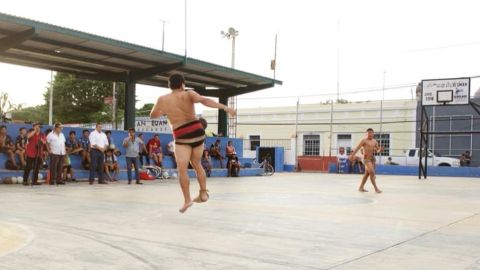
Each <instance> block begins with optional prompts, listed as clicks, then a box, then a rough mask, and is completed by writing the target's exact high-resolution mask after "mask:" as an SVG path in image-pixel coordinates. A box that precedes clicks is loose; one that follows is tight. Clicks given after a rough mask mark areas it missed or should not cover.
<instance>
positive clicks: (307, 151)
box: [303, 135, 320, 156]
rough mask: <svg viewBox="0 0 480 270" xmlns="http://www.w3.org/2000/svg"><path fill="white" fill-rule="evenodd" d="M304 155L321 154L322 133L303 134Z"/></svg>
mask: <svg viewBox="0 0 480 270" xmlns="http://www.w3.org/2000/svg"><path fill="white" fill-rule="evenodd" d="M303 155H304V156H319V155H320V135H303Z"/></svg>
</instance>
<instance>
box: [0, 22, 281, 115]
mask: <svg viewBox="0 0 480 270" xmlns="http://www.w3.org/2000/svg"><path fill="white" fill-rule="evenodd" d="M0 62H4V63H10V64H15V65H22V66H28V67H34V68H40V69H47V70H54V71H58V72H65V73H71V74H75V75H76V76H77V77H79V78H84V79H92V80H107V81H122V82H126V83H127V91H128V85H129V86H130V88H133V89H132V92H135V89H134V88H135V86H134V85H135V83H140V84H146V85H153V86H159V87H167V86H168V77H169V75H170V74H171V73H174V72H180V73H182V74H183V75H184V76H185V79H186V80H187V87H190V88H194V89H195V91H197V92H198V93H200V94H202V95H205V96H211V97H218V98H220V99H221V101H224V100H225V99H226V98H228V97H232V96H237V95H241V94H246V93H250V92H254V91H258V90H262V89H266V88H270V87H273V86H274V85H275V84H282V82H281V81H278V80H274V79H272V78H267V77H263V76H259V75H255V74H252V73H248V72H244V71H239V70H235V69H231V68H228V67H224V66H220V65H216V64H212V63H208V62H204V61H201V60H197V59H193V58H189V57H185V56H181V55H177V54H172V53H168V52H165V51H161V50H156V49H152V48H148V47H144V46H139V45H135V44H131V43H127V42H123V41H119V40H114V39H110V38H106V37H102V36H97V35H92V34H88V33H85V32H80V31H76V30H72V29H68V28H63V27H59V26H55V25H51V24H47V23H42V22H38V21H34V20H29V19H25V18H21V17H17V16H12V15H8V14H4V13H0ZM130 94H131V93H130ZM127 95H128V94H127ZM128 96H131V95H128ZM134 96H135V95H134V93H133V98H134ZM127 105H129V104H127ZM130 105H132V104H131V102H130ZM133 105H134V103H133ZM130 109H131V108H130ZM128 111H131V110H128ZM126 113H127V112H126ZM126 116H127V115H126ZM128 118H130V117H128ZM129 120H131V119H129ZM130 122H131V121H130Z"/></svg>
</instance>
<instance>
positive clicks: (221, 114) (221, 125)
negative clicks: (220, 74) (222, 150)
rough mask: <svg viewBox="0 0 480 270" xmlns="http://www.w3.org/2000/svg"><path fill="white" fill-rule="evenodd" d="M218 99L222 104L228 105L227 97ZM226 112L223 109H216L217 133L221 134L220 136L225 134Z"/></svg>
mask: <svg viewBox="0 0 480 270" xmlns="http://www.w3.org/2000/svg"><path fill="white" fill-rule="evenodd" d="M218 101H219V102H220V103H222V104H223V105H227V106H228V97H219V98H218ZM227 128H228V124H227V112H226V111H224V110H218V134H219V135H220V134H222V136H227V135H228V133H227V131H228V130H227Z"/></svg>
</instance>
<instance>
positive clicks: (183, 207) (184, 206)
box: [178, 202, 193, 214]
mask: <svg viewBox="0 0 480 270" xmlns="http://www.w3.org/2000/svg"><path fill="white" fill-rule="evenodd" d="M192 205H193V202H188V203H185V204H184V205H183V206H182V208H180V209H178V212H180V213H182V214H183V213H185V211H187V209H188V208H190V207H191V206H192Z"/></svg>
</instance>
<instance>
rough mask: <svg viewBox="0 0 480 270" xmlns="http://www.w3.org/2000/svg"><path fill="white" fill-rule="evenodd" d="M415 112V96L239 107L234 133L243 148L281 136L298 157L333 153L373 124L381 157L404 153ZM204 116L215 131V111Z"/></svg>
mask: <svg viewBox="0 0 480 270" xmlns="http://www.w3.org/2000/svg"><path fill="white" fill-rule="evenodd" d="M416 110H417V102H416V100H386V101H383V102H382V101H372V102H353V103H345V104H339V103H334V104H331V103H329V104H300V105H299V106H298V107H297V106H287V107H267V108H249V109H239V110H238V113H237V115H238V116H237V117H238V120H237V123H238V126H237V137H239V138H243V139H244V144H245V148H251V149H253V148H254V147H252V146H257V145H258V146H262V144H264V143H267V142H268V141H280V140H286V144H288V145H290V140H292V141H293V143H292V144H291V145H292V147H291V148H292V150H293V154H296V155H297V156H336V155H337V150H338V148H339V147H345V148H347V150H349V149H352V148H354V147H355V146H356V144H357V142H358V141H359V140H360V139H361V138H362V137H363V136H365V131H366V129H367V128H373V129H374V130H375V131H376V133H377V134H376V136H377V139H379V140H381V142H382V144H383V145H384V146H385V148H386V150H385V152H384V153H383V155H385V156H390V155H404V151H405V150H406V149H408V148H412V147H415V135H416V118H417V115H416ZM203 117H205V118H206V119H207V121H208V122H209V127H208V129H209V130H216V128H217V127H216V123H217V122H218V121H217V118H216V117H217V116H216V111H211V110H206V111H204V113H203ZM279 146H282V145H279Z"/></svg>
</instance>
